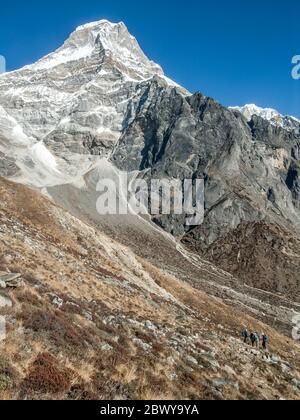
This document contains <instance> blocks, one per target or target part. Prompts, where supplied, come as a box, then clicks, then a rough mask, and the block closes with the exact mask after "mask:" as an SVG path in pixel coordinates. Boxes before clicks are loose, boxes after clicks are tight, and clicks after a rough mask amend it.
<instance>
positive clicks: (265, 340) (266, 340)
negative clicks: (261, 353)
mask: <svg viewBox="0 0 300 420" xmlns="http://www.w3.org/2000/svg"><path fill="white" fill-rule="evenodd" d="M268 343H269V337H268V336H267V335H266V334H265V333H263V335H262V346H263V349H264V350H267V345H268Z"/></svg>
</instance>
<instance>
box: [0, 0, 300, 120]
mask: <svg viewBox="0 0 300 420" xmlns="http://www.w3.org/2000/svg"><path fill="white" fill-rule="evenodd" d="M103 18H105V19H109V20H112V21H121V20H122V21H124V22H125V23H126V25H127V26H128V28H129V30H130V32H132V33H133V34H134V35H135V36H136V37H137V39H138V40H139V42H140V44H141V46H142V48H143V49H144V51H145V53H146V54H147V55H148V56H149V57H150V58H151V59H153V60H155V61H156V62H158V63H160V64H161V65H162V66H163V68H164V70H165V72H166V74H167V75H168V76H170V77H172V78H173V79H174V80H176V81H177V82H178V83H180V84H182V85H183V86H185V87H187V88H188V89H189V90H190V91H192V92H195V91H201V92H203V93H204V94H205V95H208V96H212V97H214V98H215V99H217V100H218V101H220V102H221V103H223V104H224V105H243V104H245V103H256V104H257V105H260V106H263V107H267V106H270V107H273V108H277V109H278V110H279V111H281V112H282V113H284V114H291V115H295V116H297V117H299V118H300V80H298V81H296V80H293V79H292V77H291V69H292V64H291V60H292V57H293V56H294V55H300V21H299V18H300V2H299V0H285V1H280V0H260V1H259V0H252V1H246V0H227V1H224V0H210V1H207V0H205V1H204V0H186V1H184V2H183V1H179V0H173V1H171V0H152V1H149V0H84V1H83V0H81V1H77V0H73V1H67V0H52V1H49V0H44V1H41V0H39V1H37V0H28V1H26V2H24V1H16V0H10V1H9V2H5V3H2V4H1V12H0V55H4V56H5V57H6V60H7V67H8V70H13V69H16V68H19V67H21V66H23V65H25V64H29V63H31V62H34V61H36V60H37V59H39V58H40V57H41V56H43V55H45V54H47V53H49V52H51V51H53V50H54V49H56V48H57V47H59V46H60V45H61V44H62V42H63V41H64V40H65V39H66V38H67V36H68V35H69V33H70V32H72V31H73V30H74V28H75V27H76V26H78V25H80V24H82V23H86V22H89V21H95V20H99V19H103Z"/></svg>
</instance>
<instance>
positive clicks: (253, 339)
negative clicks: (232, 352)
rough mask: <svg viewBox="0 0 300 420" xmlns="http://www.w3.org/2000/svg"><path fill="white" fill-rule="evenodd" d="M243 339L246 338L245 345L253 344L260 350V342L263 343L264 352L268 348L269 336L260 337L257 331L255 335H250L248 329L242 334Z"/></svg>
mask: <svg viewBox="0 0 300 420" xmlns="http://www.w3.org/2000/svg"><path fill="white" fill-rule="evenodd" d="M242 336H243V338H244V343H245V344H252V347H256V348H259V345H260V342H261V343H262V348H263V349H264V350H267V346H268V344H269V341H270V340H269V337H268V336H267V334H265V333H262V334H261V335H259V334H258V333H257V332H256V331H254V332H253V333H251V334H250V333H249V331H248V330H247V329H245V330H244V331H243V334H242Z"/></svg>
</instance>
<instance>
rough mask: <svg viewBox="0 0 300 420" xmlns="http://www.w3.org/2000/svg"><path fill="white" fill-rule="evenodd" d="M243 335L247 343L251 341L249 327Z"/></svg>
mask: <svg viewBox="0 0 300 420" xmlns="http://www.w3.org/2000/svg"><path fill="white" fill-rule="evenodd" d="M242 336H243V338H244V343H245V344H247V343H248V342H249V338H250V334H249V332H248V330H247V328H246V329H245V330H244V331H243V333H242Z"/></svg>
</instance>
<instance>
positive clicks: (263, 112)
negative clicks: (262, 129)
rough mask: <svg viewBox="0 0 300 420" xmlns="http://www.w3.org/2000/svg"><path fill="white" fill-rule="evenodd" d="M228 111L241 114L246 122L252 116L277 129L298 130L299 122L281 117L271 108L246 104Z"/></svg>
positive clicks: (287, 117)
mask: <svg viewBox="0 0 300 420" xmlns="http://www.w3.org/2000/svg"><path fill="white" fill-rule="evenodd" d="M229 109H231V110H235V111H239V112H241V113H242V114H243V115H244V117H245V118H246V119H247V120H248V121H250V120H251V119H252V117H253V116H254V115H257V116H258V117H261V118H263V119H264V120H267V121H269V122H270V123H271V124H272V125H275V126H277V127H282V128H284V129H286V130H289V131H294V130H299V126H300V120H298V119H297V118H295V117H291V116H283V115H281V114H280V113H279V112H278V111H276V110H275V109H272V108H260V107H259V106H257V105H255V104H248V105H245V106H243V107H238V106H236V107H230V108H229Z"/></svg>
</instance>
